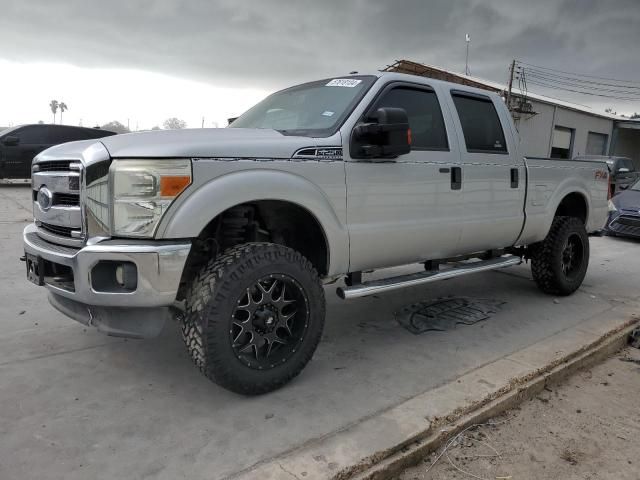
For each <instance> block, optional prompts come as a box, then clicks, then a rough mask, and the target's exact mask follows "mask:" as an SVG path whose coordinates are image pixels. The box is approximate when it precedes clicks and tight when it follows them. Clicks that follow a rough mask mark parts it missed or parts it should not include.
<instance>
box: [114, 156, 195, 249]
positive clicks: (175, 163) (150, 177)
mask: <svg viewBox="0 0 640 480" xmlns="http://www.w3.org/2000/svg"><path fill="white" fill-rule="evenodd" d="M111 178H112V181H113V190H112V191H113V228H112V233H113V235H116V236H122V237H152V236H153V235H154V233H155V230H156V227H157V226H158V223H159V222H160V219H161V218H162V215H164V212H165V211H166V210H167V208H169V205H171V202H173V200H175V198H176V197H177V196H178V195H180V194H181V193H182V192H183V191H184V190H185V189H186V188H187V187H188V186H189V185H190V184H191V161H190V160H188V159H175V160H174V159H167V160H164V159H162V160H114V161H113V163H112V164H111Z"/></svg>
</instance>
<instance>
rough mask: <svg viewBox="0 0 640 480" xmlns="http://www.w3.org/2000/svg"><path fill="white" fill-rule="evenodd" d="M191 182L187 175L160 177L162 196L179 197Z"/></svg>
mask: <svg viewBox="0 0 640 480" xmlns="http://www.w3.org/2000/svg"><path fill="white" fill-rule="evenodd" d="M190 183H191V177H189V176H187V175H172V176H164V175H163V176H162V177H160V196H162V197H177V196H178V195H180V194H181V193H182V191H183V190H184V189H185V188H187V187H188V186H189V184H190Z"/></svg>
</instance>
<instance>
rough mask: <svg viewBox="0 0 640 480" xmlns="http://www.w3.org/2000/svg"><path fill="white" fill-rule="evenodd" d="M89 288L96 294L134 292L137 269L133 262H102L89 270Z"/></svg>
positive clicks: (136, 283)
mask: <svg viewBox="0 0 640 480" xmlns="http://www.w3.org/2000/svg"><path fill="white" fill-rule="evenodd" d="M91 286H92V288H93V289H94V290H95V291H96V292H110V293H126V292H134V291H135V290H136V289H137V288H138V268H137V267H136V265H135V263H133V262H118V261H113V260H102V261H100V262H98V263H97V264H96V265H95V266H94V267H93V269H92V270H91Z"/></svg>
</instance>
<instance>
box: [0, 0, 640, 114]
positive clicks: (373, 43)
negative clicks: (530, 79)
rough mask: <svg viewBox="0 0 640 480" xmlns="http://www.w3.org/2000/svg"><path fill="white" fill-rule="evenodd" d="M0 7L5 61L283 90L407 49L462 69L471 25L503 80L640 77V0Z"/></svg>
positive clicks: (165, 0)
mask: <svg viewBox="0 0 640 480" xmlns="http://www.w3.org/2000/svg"><path fill="white" fill-rule="evenodd" d="M0 6H1V9H0V10H1V11H2V15H1V17H0V44H1V45H3V46H4V48H3V49H2V51H1V52H0V57H3V58H5V59H9V60H17V61H25V62H28V61H62V62H69V63H72V64H76V65H79V66H84V67H121V68H122V67H123V68H140V69H145V70H151V71H157V72H161V73H166V74H170V75H175V76H181V77H187V78H191V79H195V80H199V81H205V82H208V83H211V84H217V85H221V86H254V87H262V88H278V87H282V86H286V85H288V84H291V83H294V82H298V81H303V80H307V79H312V78H315V77H324V76H331V75H336V74H343V73H345V72H349V71H351V70H359V71H367V70H376V69H379V68H381V67H384V66H385V65H386V64H388V63H391V62H393V61H394V60H396V59H400V58H409V59H413V60H416V61H421V62H426V63H430V64H435V65H440V66H443V67H446V68H449V69H451V70H454V71H462V70H463V69H464V55H465V45H464V34H465V33H470V34H471V37H472V44H471V70H472V74H475V75H478V76H482V77H486V78H490V79H493V80H497V81H506V77H507V67H508V65H509V63H510V61H511V59H512V58H518V59H522V60H524V61H528V62H530V63H534V64H538V65H544V66H548V67H553V68H561V69H563V70H568V71H575V72H581V73H587V74H592V75H602V76H613V77H617V78H627V79H630V80H637V81H639V82H640V62H639V61H638V60H639V58H638V54H637V47H638V45H639V44H640V28H638V25H640V3H639V2H638V1H637V0H620V1H613V0H611V1H603V0H565V1H562V2H557V1H531V0H511V1H508V0H504V1H497V0H496V1H493V0H486V1H482V0H456V1H455V2H453V1H451V0H433V1H424V0H403V1H398V0H395V1H392V0H388V1H383V0H353V1H346V0H342V1H339V0H297V1H285V0H253V1H249V0H244V1H235V0H181V1H180V0H155V1H154V0H142V1H130V0H109V1H98V0H96V1H87V0H66V1H63V0H61V1H56V2H52V1H50V0H0ZM564 95H566V96H570V94H564ZM582 100H583V101H584V98H582ZM591 101H592V103H593V102H594V101H595V102H596V103H597V102H600V101H599V100H596V99H591ZM602 103H603V104H614V103H615V101H609V100H602ZM638 109H640V107H638Z"/></svg>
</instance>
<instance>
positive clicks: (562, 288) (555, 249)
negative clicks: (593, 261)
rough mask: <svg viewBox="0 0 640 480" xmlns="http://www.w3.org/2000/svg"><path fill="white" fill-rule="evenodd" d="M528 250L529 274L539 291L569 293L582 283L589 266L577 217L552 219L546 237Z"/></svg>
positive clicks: (586, 244) (585, 241) (585, 237)
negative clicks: (529, 252) (529, 254)
mask: <svg viewBox="0 0 640 480" xmlns="http://www.w3.org/2000/svg"><path fill="white" fill-rule="evenodd" d="M531 250H532V252H531V273H532V274H533V279H534V280H535V282H536V284H537V285H538V288H540V290H542V291H543V292H545V293H548V294H551V295H571V294H572V293H573V292H575V291H576V290H577V289H578V288H579V287H580V285H582V281H583V280H584V277H585V275H586V274H587V267H588V266H589V236H588V235H587V232H586V230H585V228H584V224H583V223H582V222H581V221H580V220H579V219H578V218H575V217H556V218H554V219H553V223H552V224H551V229H550V230H549V233H548V234H547V237H546V238H545V239H544V240H543V241H542V242H540V243H538V244H535V245H532V246H531Z"/></svg>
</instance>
